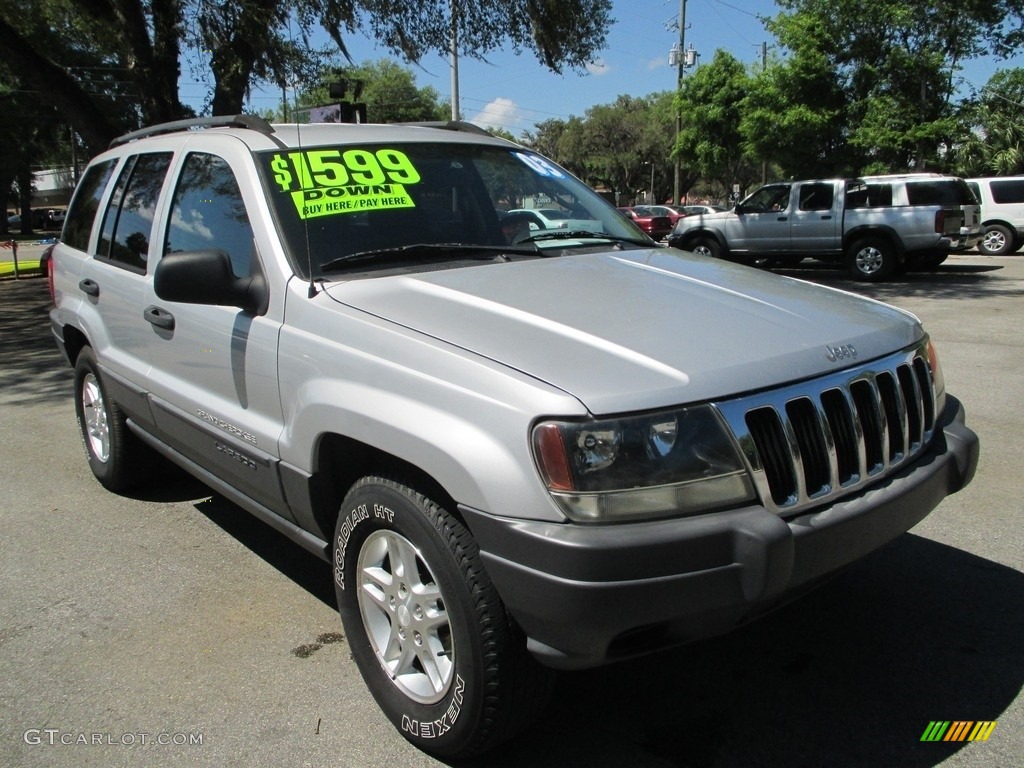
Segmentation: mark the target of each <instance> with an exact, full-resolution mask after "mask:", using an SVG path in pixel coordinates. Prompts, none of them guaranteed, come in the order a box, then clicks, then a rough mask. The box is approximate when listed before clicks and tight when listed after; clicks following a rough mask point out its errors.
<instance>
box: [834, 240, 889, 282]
mask: <svg viewBox="0 0 1024 768" xmlns="http://www.w3.org/2000/svg"><path fill="white" fill-rule="evenodd" d="M846 267H847V270H848V271H849V273H850V275H851V276H852V277H853V278H854V279H855V280H861V281H863V282H869V283H876V282H879V281H881V280H885V279H886V278H887V277H889V276H890V275H891V274H893V272H894V271H895V270H896V250H895V248H893V246H892V244H891V243H890V242H888V241H887V240H883V239H882V238H879V237H865V238H863V239H861V240H858V241H857V242H855V243H854V244H853V245H852V246H851V248H850V250H849V251H847V257H846Z"/></svg>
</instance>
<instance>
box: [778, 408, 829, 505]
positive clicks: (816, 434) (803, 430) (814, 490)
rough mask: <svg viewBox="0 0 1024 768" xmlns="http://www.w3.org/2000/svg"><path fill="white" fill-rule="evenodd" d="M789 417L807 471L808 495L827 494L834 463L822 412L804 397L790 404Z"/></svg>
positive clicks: (801, 461)
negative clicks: (826, 437)
mask: <svg viewBox="0 0 1024 768" xmlns="http://www.w3.org/2000/svg"><path fill="white" fill-rule="evenodd" d="M786 416H787V417H788V418H789V423H790V424H791V425H792V427H793V437H794V438H795V440H796V445H797V451H796V453H797V455H798V457H799V459H800V466H801V467H802V469H803V473H802V474H803V491H804V495H806V496H808V497H812V496H817V495H818V494H820V493H823V492H827V491H828V490H829V488H830V487H831V483H830V481H831V479H832V472H831V468H830V467H831V462H829V458H828V454H827V452H826V450H825V435H824V433H823V431H822V422H821V421H820V420H819V419H818V410H817V409H816V408H815V407H814V404H813V403H812V402H811V401H810V400H808V399H807V398H806V397H801V398H797V399H796V400H791V401H790V402H788V403H786Z"/></svg>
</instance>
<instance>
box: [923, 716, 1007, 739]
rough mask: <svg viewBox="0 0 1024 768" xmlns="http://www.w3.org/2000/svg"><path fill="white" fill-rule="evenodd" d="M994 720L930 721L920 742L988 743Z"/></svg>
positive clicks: (993, 727) (994, 724)
mask: <svg viewBox="0 0 1024 768" xmlns="http://www.w3.org/2000/svg"><path fill="white" fill-rule="evenodd" d="M995 727H996V721H995V720H932V721H931V722H930V723H928V727H927V728H925V729H924V734H923V735H922V736H921V741H988V737H989V736H991V735H992V731H993V730H995Z"/></svg>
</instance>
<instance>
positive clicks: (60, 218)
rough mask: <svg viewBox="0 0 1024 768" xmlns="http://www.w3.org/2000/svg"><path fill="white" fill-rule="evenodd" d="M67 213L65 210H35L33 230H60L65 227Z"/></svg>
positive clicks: (33, 211) (33, 212)
mask: <svg viewBox="0 0 1024 768" xmlns="http://www.w3.org/2000/svg"><path fill="white" fill-rule="evenodd" d="M65 213H66V211H65V210H64V209H63V208H33V209H32V227H33V229H60V227H62V226H63V225H64V216H65Z"/></svg>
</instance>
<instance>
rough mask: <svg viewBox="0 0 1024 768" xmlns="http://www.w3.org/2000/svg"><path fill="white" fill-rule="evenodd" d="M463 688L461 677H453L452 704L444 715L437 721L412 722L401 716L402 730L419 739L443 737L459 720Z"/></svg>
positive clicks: (407, 717) (406, 716)
mask: <svg viewBox="0 0 1024 768" xmlns="http://www.w3.org/2000/svg"><path fill="white" fill-rule="evenodd" d="M465 688H466V681H465V680H463V679H462V676H461V675H458V674H457V675H455V690H454V693H453V695H452V703H451V704H449V705H448V709H447V710H446V711H445V713H444V714H443V715H442V716H441V717H440V718H439V719H438V720H413V719H412V718H411V717H409V716H408V715H402V730H403V731H405V732H406V733H408V734H411V735H412V736H416V737H418V738H421V739H436V738H437V737H438V736H443V735H444V734H445V733H447V732H448V731H449V730H450V729H451V727H452V726H453V725H455V721H456V720H458V719H459V713H460V712H462V692H463V691H464V690H465Z"/></svg>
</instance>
